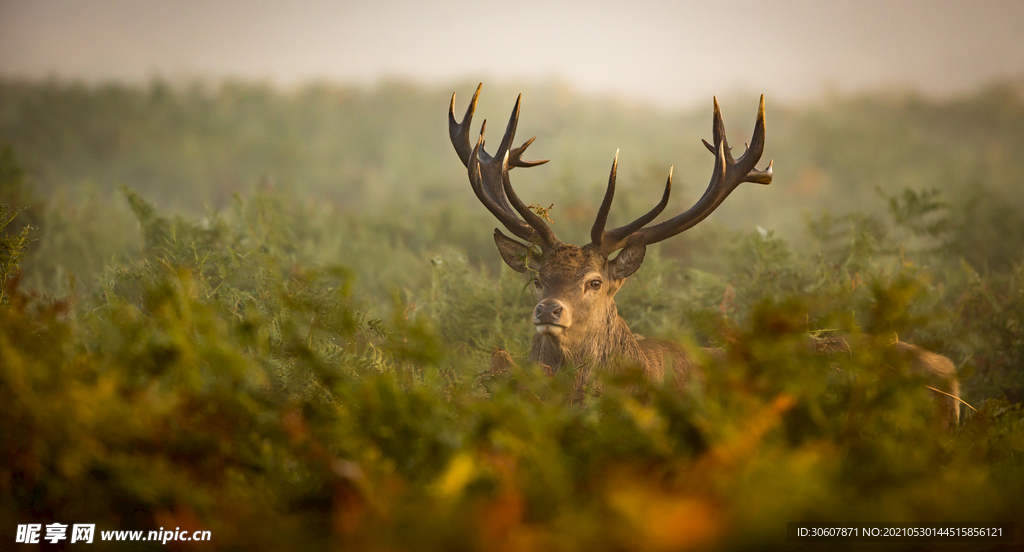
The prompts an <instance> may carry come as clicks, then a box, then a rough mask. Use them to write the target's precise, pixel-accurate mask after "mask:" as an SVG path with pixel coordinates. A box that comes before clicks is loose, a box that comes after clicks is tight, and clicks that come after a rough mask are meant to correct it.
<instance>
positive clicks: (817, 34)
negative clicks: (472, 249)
mask: <svg viewBox="0 0 1024 552" xmlns="http://www.w3.org/2000/svg"><path fill="white" fill-rule="evenodd" d="M0 76H4V77H29V78H45V77H50V76H56V77H60V78H73V79H84V80H87V81H90V82H97V81H107V80H120V81H130V82H144V81H146V80H148V79H150V78H153V77H156V76H159V77H163V78H166V79H171V80H180V79H189V78H196V77H202V78H208V79H214V80H215V79H219V78H223V77H231V78H242V79H260V80H268V81H271V82H273V83H275V84H278V85H282V86H292V85H297V84H302V83H304V82H307V81H310V80H326V81H331V82H337V83H363V84H372V83H374V82H377V81H379V80H381V79H385V78H395V77H397V78H403V79H408V80H413V81H417V82H423V83H425V84H440V83H444V82H450V81H453V80H474V81H475V80H483V81H502V82H509V81H517V80H527V79H558V80H561V81H563V82H566V83H568V84H570V85H572V86H574V87H576V88H577V89H579V90H581V91H584V92H588V93H597V94H610V95H616V96H623V97H629V98H634V99H637V100H640V101H649V102H654V103H657V104H660V105H664V106H681V105H689V104H692V103H694V102H696V101H701V102H703V101H705V100H706V99H707V98H708V97H709V96H710V95H711V94H716V93H717V94H720V95H721V94H724V93H728V92H733V91H737V90H742V91H750V92H758V93H760V92H764V93H767V94H769V95H771V96H772V97H773V98H775V99H783V100H800V99H808V98H815V97H818V96H820V95H821V94H822V93H823V92H824V91H826V90H829V89H834V90H837V91H840V92H857V91H864V90H877V89H880V88H896V89H915V90H918V91H921V92H923V93H925V94H927V95H932V96H948V95H951V94H958V93H963V92H968V91H971V90H973V89H975V88H977V87H978V86H980V85H982V84H984V83H986V82H989V81H991V80H993V79H998V78H1021V77H1024V1H1020V0H1009V1H994V0H992V1H986V0H974V1H962V0H947V1H902V2H901V1H897V0H887V1H877V0H857V1H849V2H829V1H825V0H817V1H791V2H770V1H750V0H731V1H728V2H715V1H710V0H702V1H700V2H684V1H678V0H677V1H669V2H662V1H631V2H630V1H621V0H620V1H607V0H591V1H587V2H560V1H556V0H547V1H535V0H526V1H516V0H505V1H502V2H491V1H486V2H465V1H461V0H440V1H437V2H429V1H422V0H421V1H413V0H404V1H403V0H375V1H374V0H370V1H350V0H345V1H335V2H326V1H315V0H302V1H287V2H269V1H241V0H173V1H155V0H153V1H147V0H135V1H128V0H124V1H116V0H63V1H62V0H0Z"/></svg>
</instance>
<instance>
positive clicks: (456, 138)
mask: <svg viewBox="0 0 1024 552" xmlns="http://www.w3.org/2000/svg"><path fill="white" fill-rule="evenodd" d="M482 87H483V84H481V85H479V86H477V87H476V92H474V93H473V99H472V100H470V102H469V107H468V108H466V114H465V116H464V117H463V118H462V122H461V123H460V122H458V121H456V120H455V94H452V102H451V105H450V106H449V108H448V134H449V136H450V137H451V140H452V145H453V146H455V151H456V153H458V154H459V159H461V160H462V164H463V165H465V166H466V169H467V170H468V171H469V183H470V185H471V186H472V187H473V192H474V193H476V197H477V198H478V199H479V200H480V202H481V203H483V204H484V207H487V210H488V211H490V212H491V214H493V215H494V216H495V218H497V219H498V221H500V222H501V223H502V224H503V225H504V226H505V228H507V229H508V230H509V232H512V234H514V235H516V236H518V237H519V238H521V239H524V240H526V241H533V242H539V243H540V244H541V245H542V246H545V247H546V246H550V245H554V244H557V243H560V242H559V241H558V238H556V237H555V233H554V232H553V231H552V230H551V227H549V226H548V225H547V223H545V222H544V220H543V219H541V218H540V217H539V216H538V215H537V214H536V213H534V212H533V211H531V210H530V209H529V208H527V207H526V205H524V204H523V202H522V201H521V200H520V199H519V197H518V196H517V195H516V193H515V190H513V189H512V182H511V180H509V176H508V171H509V170H510V169H512V168H515V167H535V166H537V165H542V164H544V163H547V162H548V160H547V159H541V160H538V161H526V160H524V159H523V152H525V151H526V148H528V147H529V146H530V144H532V143H533V141H534V140H535V139H536V137H534V138H530V139H529V140H527V141H526V142H524V143H523V145H521V146H519V147H518V148H514V149H510V148H511V145H512V140H513V139H514V138H515V134H516V127H517V126H518V124H519V105H520V102H521V101H522V97H523V96H522V94H520V95H519V97H518V98H517V99H516V105H515V107H514V108H512V115H511V117H509V121H508V126H507V127H506V128H505V134H504V136H502V138H501V144H500V145H499V146H498V150H497V151H496V152H495V155H491V154H489V153H487V151H486V150H485V149H484V130H485V129H486V128H487V121H484V122H483V124H482V125H481V126H480V137H479V138H478V139H477V142H476V146H475V147H471V146H470V142H469V131H470V126H471V125H472V123H473V113H475V112H476V103H477V98H478V97H479V96H480V89H481V88H482ZM510 202H511V203H510ZM516 213H519V215H521V216H522V219H520V218H519V216H517V215H516Z"/></svg>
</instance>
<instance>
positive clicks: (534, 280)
mask: <svg viewBox="0 0 1024 552" xmlns="http://www.w3.org/2000/svg"><path fill="white" fill-rule="evenodd" d="M533 285H534V287H540V278H534V279H533Z"/></svg>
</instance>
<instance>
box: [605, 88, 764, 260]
mask: <svg viewBox="0 0 1024 552" xmlns="http://www.w3.org/2000/svg"><path fill="white" fill-rule="evenodd" d="M764 129H765V123H764V95H762V96H761V105H760V106H759V107H758V110H757V122H756V123H755V124H754V134H753V136H752V137H751V139H750V147H749V148H747V151H746V152H744V153H743V155H741V156H740V158H739V159H733V156H732V151H731V148H730V147H729V141H728V140H727V139H726V137H725V123H724V122H722V111H721V109H720V108H719V107H718V98H715V116H714V123H713V139H714V141H715V144H716V146H714V147H712V145H711V144H709V143H707V141H704V140H702V141H703V142H704V145H705V146H706V147H707V148H708V150H710V151H711V153H713V154H715V169H714V171H713V172H712V174H711V182H710V183H709V184H708V188H707V190H705V191H704V195H703V196H701V198H700V199H699V200H697V203H695V204H694V205H693V207H690V208H689V209H687V210H686V212H684V213H681V214H679V215H676V216H674V217H672V218H670V219H669V220H666V221H665V222H662V223H661V224H657V225H655V226H651V227H649V228H644V227H645V226H646V225H647V223H649V222H651V221H652V220H654V218H655V217H657V216H658V215H659V214H661V212H662V211H663V210H664V209H665V205H667V204H668V197H669V192H671V190H672V169H671V168H670V169H669V172H668V181H667V182H666V183H665V194H664V196H662V198H661V202H660V203H658V205H657V206H656V207H655V208H654V209H651V211H650V212H648V213H647V214H645V215H643V216H642V217H640V218H638V219H636V220H635V221H633V222H631V223H629V224H627V225H625V226H622V227H619V228H616V229H614V230H609V231H605V230H604V225H605V222H606V221H607V219H608V211H609V210H610V209H611V204H612V197H613V196H614V195H615V173H616V169H617V166H618V161H619V154H618V152H616V153H615V161H614V162H613V163H612V170H611V174H610V176H609V177H608V189H607V191H606V192H605V196H604V201H603V202H602V203H601V209H600V210H599V211H598V212H597V219H596V220H595V221H594V227H593V229H592V230H591V231H590V238H591V240H592V243H591V246H592V247H595V248H597V249H598V250H600V251H601V252H602V253H604V254H605V255H609V254H611V253H613V252H615V251H616V250H618V249H621V248H623V247H625V246H626V245H628V244H629V243H634V242H637V241H639V242H642V243H644V244H645V245H650V244H652V243H657V242H660V241H662V240H665V239H668V238H671V237H672V236H675V235H676V234H679V233H680V232H683V231H684V230H687V229H689V228H692V227H693V226H694V225H696V224H697V223H699V222H700V221H702V220H704V219H705V218H707V216H708V215H710V214H711V213H712V212H714V210H715V209H717V208H718V206H719V205H721V204H722V202H723V201H725V198H727V197H728V196H729V194H730V193H732V191H733V190H735V189H736V188H737V187H738V186H739V185H740V184H742V183H743V182H754V183H757V184H771V183H772V164H773V163H774V161H772V162H769V163H768V168H766V169H765V170H763V171H759V170H757V169H755V168H754V165H755V164H756V163H757V162H758V161H759V160H760V159H761V154H762V153H763V152H764Z"/></svg>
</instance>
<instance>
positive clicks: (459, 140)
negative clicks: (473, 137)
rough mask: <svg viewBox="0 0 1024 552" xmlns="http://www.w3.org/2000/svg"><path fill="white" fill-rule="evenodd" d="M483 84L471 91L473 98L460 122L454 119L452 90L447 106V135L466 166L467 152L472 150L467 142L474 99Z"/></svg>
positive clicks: (471, 121)
mask: <svg viewBox="0 0 1024 552" xmlns="http://www.w3.org/2000/svg"><path fill="white" fill-rule="evenodd" d="M483 86H484V85H483V83H480V84H479V85H478V86H477V87H476V92H474V93H473V99H472V100H470V101H469V107H467V108H466V114H465V115H464V116H463V117H462V122H461V123H460V122H458V121H456V120H455V93H454V92H452V103H451V105H450V106H448V136H449V137H451V140H452V145H453V146H455V152H456V153H458V154H459V159H461V160H462V164H463V165H465V166H466V167H468V166H469V154H470V153H471V152H472V151H473V148H472V146H470V144H469V131H470V127H471V126H472V125H473V113H475V112H476V101H477V98H479V97H480V89H481V88H483ZM481 132H483V129H481Z"/></svg>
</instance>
